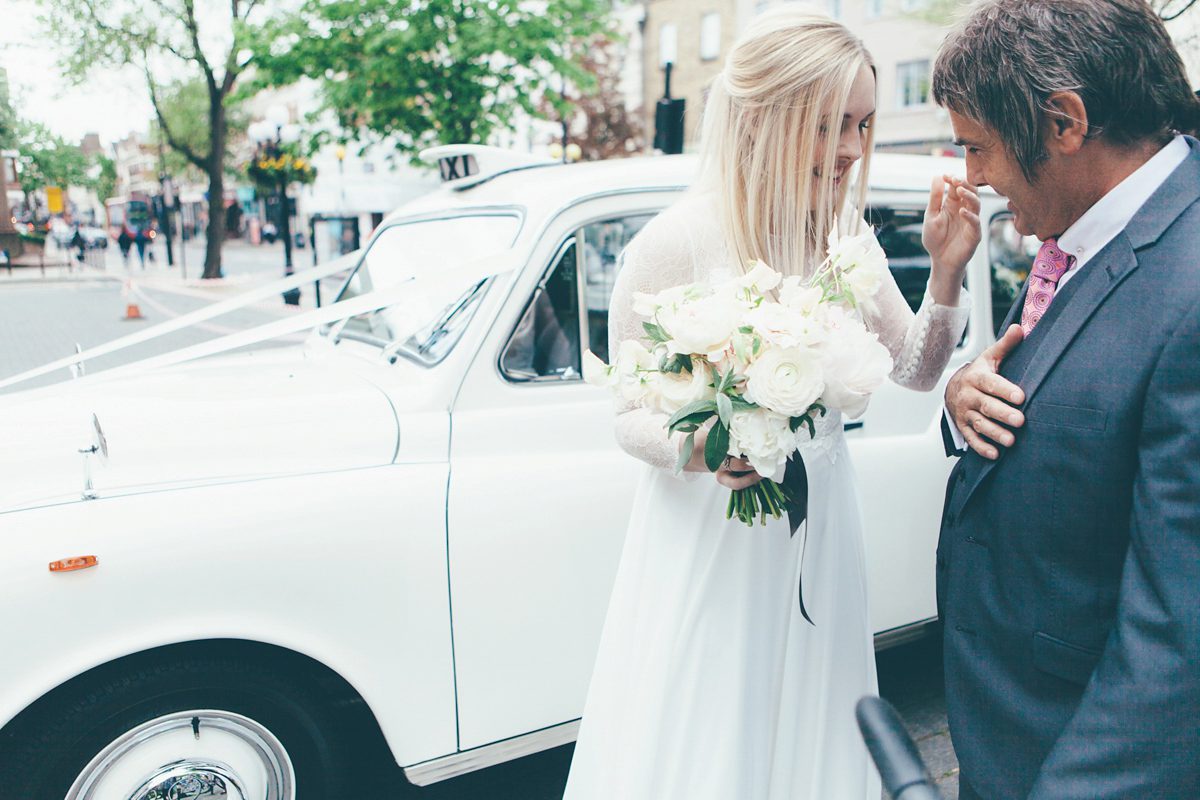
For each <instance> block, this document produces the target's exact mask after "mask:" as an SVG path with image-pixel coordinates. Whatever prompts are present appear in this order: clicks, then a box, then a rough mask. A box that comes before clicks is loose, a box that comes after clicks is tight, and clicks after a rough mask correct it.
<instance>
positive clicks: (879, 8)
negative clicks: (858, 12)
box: [863, 0, 883, 19]
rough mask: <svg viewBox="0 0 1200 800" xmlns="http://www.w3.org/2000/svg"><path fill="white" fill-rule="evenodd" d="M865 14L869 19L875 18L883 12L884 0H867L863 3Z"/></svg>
mask: <svg viewBox="0 0 1200 800" xmlns="http://www.w3.org/2000/svg"><path fill="white" fill-rule="evenodd" d="M863 14H864V15H865V16H866V18H867V19H874V18H875V17H878V16H880V15H881V14H883V0H867V2H866V3H864V4H863Z"/></svg>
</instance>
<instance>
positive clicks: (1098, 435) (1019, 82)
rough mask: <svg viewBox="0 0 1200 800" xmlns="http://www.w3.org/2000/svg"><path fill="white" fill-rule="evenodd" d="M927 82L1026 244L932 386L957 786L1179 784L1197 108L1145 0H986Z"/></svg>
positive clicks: (1198, 513)
mask: <svg viewBox="0 0 1200 800" xmlns="http://www.w3.org/2000/svg"><path fill="white" fill-rule="evenodd" d="M933 94H934V97H935V99H936V100H937V102H938V103H939V104H940V105H942V106H944V107H946V108H947V109H949V112H950V116H951V120H952V123H953V126H954V132H955V136H956V138H957V139H958V140H959V143H960V144H961V145H962V146H963V147H964V148H965V149H966V166H967V179H968V180H969V181H971V182H972V183H974V184H976V185H979V186H982V185H985V184H990V185H991V186H993V187H994V188H995V189H996V191H998V192H1000V193H1001V194H1003V195H1005V196H1007V197H1008V198H1010V201H1011V202H1010V204H1009V208H1010V210H1011V211H1012V213H1013V215H1014V223H1015V225H1016V228H1017V230H1018V231H1020V232H1021V233H1022V234H1025V235H1030V234H1032V235H1034V236H1036V237H1037V238H1038V239H1039V240H1041V241H1042V242H1043V244H1042V248H1041V250H1040V252H1039V255H1038V258H1037V260H1036V262H1035V264H1034V268H1033V273H1032V275H1031V277H1030V279H1029V281H1028V283H1027V285H1026V289H1025V291H1024V292H1023V293H1022V295H1021V296H1020V297H1019V298H1018V300H1017V303H1016V305H1015V307H1014V309H1013V310H1012V311H1011V312H1010V314H1009V320H1010V322H1011V323H1013V324H1012V325H1011V327H1009V328H1008V329H1007V331H1006V333H1005V334H1004V336H1002V337H1001V339H1000V341H999V342H997V344H996V345H994V346H993V347H992V348H990V349H989V350H987V351H986V352H984V353H983V354H982V355H981V356H980V357H979V358H977V359H976V360H975V361H974V362H973V363H971V364H970V365H968V366H967V367H964V368H963V369H962V370H961V371H959V372H958V373H957V374H956V375H955V376H953V377H952V379H951V380H950V382H949V385H948V387H947V390H946V410H947V415H948V417H949V419H951V420H952V421H953V423H954V428H956V429H957V430H956V431H955V432H956V433H957V434H958V435H959V436H960V437H961V439H964V440H965V444H966V445H968V446H969V447H970V450H969V451H967V452H966V454H965V455H964V456H963V458H962V459H961V461H960V462H959V464H958V465H957V466H956V467H955V469H954V471H953V473H952V475H951V478H950V484H949V486H948V490H947V497H946V506H945V512H944V517H943V523H942V534H941V540H940V542H939V545H938V600H939V607H940V609H941V612H942V618H943V622H944V630H945V667H946V701H947V706H948V711H949V720H950V731H951V735H952V737H953V741H954V746H955V749H956V751H957V753H958V757H959V763H960V766H961V775H960V792H961V794H960V797H963V798H967V799H968V800H970V799H971V798H984V799H985V800H1007V799H1008V798H1025V797H1030V798H1039V800H1042V799H1049V798H1053V799H1054V800H1067V799H1068V798H1089V800H1091V799H1092V798H1189V800H1195V798H1200V144H1198V143H1197V142H1196V140H1194V139H1191V138H1188V137H1184V136H1181V135H1179V134H1178V133H1177V132H1178V131H1193V130H1195V129H1196V123H1197V122H1198V121H1200V104H1198V102H1197V99H1196V97H1195V96H1194V95H1193V94H1192V92H1191V90H1190V88H1189V87H1188V85H1187V81H1186V78H1185V76H1184V71H1183V66H1182V64H1181V62H1180V59H1179V56H1178V54H1177V53H1176V51H1175V49H1174V47H1173V46H1172V44H1171V41H1170V39H1169V38H1168V36H1167V33H1166V31H1165V30H1164V29H1163V26H1162V23H1161V21H1160V20H1159V19H1158V17H1157V16H1155V14H1154V13H1153V12H1152V10H1151V9H1150V8H1149V6H1148V5H1147V4H1146V3H1145V2H1144V1H1143V0H984V2H981V3H978V4H976V5H975V6H974V7H972V8H971V9H970V10H969V11H968V14H967V16H966V17H965V18H964V19H963V20H962V21H961V22H960V23H959V25H958V26H957V27H956V28H955V30H954V31H953V32H952V33H951V34H950V35H949V37H948V38H947V40H946V42H945V43H944V44H943V45H942V48H941V51H940V53H939V55H938V58H937V62H936V64H935V67H934V72H933Z"/></svg>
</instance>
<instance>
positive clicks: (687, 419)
mask: <svg viewBox="0 0 1200 800" xmlns="http://www.w3.org/2000/svg"><path fill="white" fill-rule="evenodd" d="M716 413H717V404H716V403H715V402H714V401H712V400H697V401H695V402H694V403H688V404H687V405H686V406H684V407H683V408H681V409H679V410H678V411H676V412H675V413H674V414H672V415H671V418H670V419H668V420H667V427H668V428H669V429H671V430H672V431H674V430H678V429H679V426H680V425H700V424H701V423H703V422H704V421H705V420H707V419H708V418H709V417H711V416H712V415H713V414H716Z"/></svg>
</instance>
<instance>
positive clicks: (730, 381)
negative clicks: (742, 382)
mask: <svg viewBox="0 0 1200 800" xmlns="http://www.w3.org/2000/svg"><path fill="white" fill-rule="evenodd" d="M735 383H737V375H736V374H735V373H734V371H733V367H730V368H729V371H728V372H726V373H725V374H724V375H722V376H721V385H720V386H718V387H717V391H718V392H728V391H729V390H730V388H732V387H733V385H734V384H735Z"/></svg>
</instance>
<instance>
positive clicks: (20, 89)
mask: <svg viewBox="0 0 1200 800" xmlns="http://www.w3.org/2000/svg"><path fill="white" fill-rule="evenodd" d="M33 13H34V7H33V5H32V4H31V3H28V2H17V0H0V67H4V68H5V69H6V70H7V71H8V83H9V91H10V93H11V95H12V100H13V102H14V105H15V106H16V110H17V113H18V114H20V115H21V116H22V117H25V118H26V119H31V120H34V121H37V122H41V123H43V124H45V125H47V126H48V127H49V128H50V129H51V130H52V131H53V132H54V133H56V134H58V135H59V136H62V137H63V138H64V139H66V140H67V141H68V142H73V143H78V142H79V141H80V140H81V139H83V137H84V135H85V134H87V133H97V134H99V135H100V141H101V142H102V143H103V144H105V145H108V144H111V143H112V142H115V141H118V140H120V139H124V138H125V137H126V136H128V135H129V132H130V131H145V130H146V129H147V127H148V123H149V120H150V116H151V114H152V113H153V111H152V109H151V106H150V100H149V98H148V97H147V93H146V88H145V82H144V79H142V78H141V76H140V75H139V74H138V73H137V72H134V71H129V72H128V73H124V74H114V73H112V72H111V71H104V72H101V71H97V72H96V74H95V75H93V76H91V77H89V79H88V80H87V82H86V83H84V84H83V85H81V86H78V87H71V86H70V85H68V84H67V82H66V81H64V80H63V79H62V77H61V76H60V74H59V72H58V70H57V68H56V67H55V57H56V54H55V50H54V47H53V44H52V43H50V42H47V41H45V40H42V39H40V38H39V35H38V28H37V24H36V23H35V21H34V20H33Z"/></svg>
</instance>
